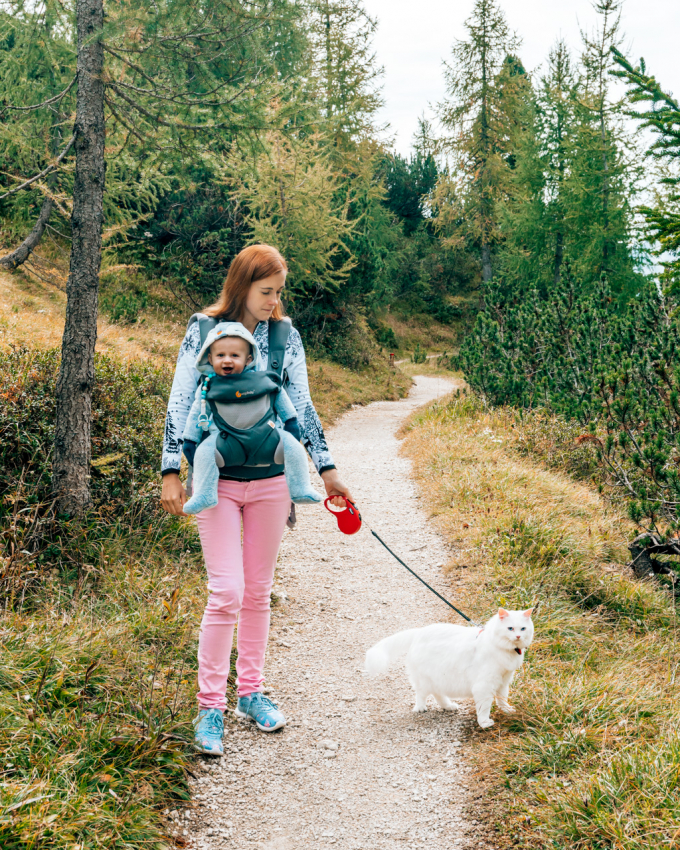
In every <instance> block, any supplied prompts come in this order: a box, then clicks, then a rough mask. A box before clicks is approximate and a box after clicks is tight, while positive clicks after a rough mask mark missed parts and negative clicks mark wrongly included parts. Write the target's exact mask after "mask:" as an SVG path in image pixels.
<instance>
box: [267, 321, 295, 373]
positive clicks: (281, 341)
mask: <svg viewBox="0 0 680 850" xmlns="http://www.w3.org/2000/svg"><path fill="white" fill-rule="evenodd" d="M290 328H291V324H290V322H288V321H272V320H271V319H270V320H269V361H268V363H267V367H268V368H269V369H271V370H272V371H273V372H276V374H277V375H278V376H279V378H281V379H282V380H283V358H284V357H285V354H286V343H287V342H288V336H289V334H290Z"/></svg>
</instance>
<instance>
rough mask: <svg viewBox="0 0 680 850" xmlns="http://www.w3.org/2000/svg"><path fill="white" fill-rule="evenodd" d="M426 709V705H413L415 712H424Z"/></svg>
mask: <svg viewBox="0 0 680 850" xmlns="http://www.w3.org/2000/svg"><path fill="white" fill-rule="evenodd" d="M424 711H427V706H426V705H414V706H413V713H414V714H422V713H423V712H424Z"/></svg>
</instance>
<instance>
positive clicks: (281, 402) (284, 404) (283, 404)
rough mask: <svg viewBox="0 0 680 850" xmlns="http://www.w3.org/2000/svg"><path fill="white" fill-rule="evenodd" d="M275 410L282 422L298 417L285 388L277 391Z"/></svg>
mask: <svg viewBox="0 0 680 850" xmlns="http://www.w3.org/2000/svg"><path fill="white" fill-rule="evenodd" d="M274 410H275V411H276V415H277V416H278V417H279V419H280V420H281V421H282V422H287V421H288V420H289V419H297V411H296V410H295V407H294V406H293V402H292V401H291V400H290V398H289V397H288V393H287V392H286V391H285V390H283V389H282V390H281V392H279V393H277V395H276V398H275V399H274Z"/></svg>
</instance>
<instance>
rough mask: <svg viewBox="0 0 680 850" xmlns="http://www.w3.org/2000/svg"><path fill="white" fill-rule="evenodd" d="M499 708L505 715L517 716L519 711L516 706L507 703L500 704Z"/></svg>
mask: <svg viewBox="0 0 680 850" xmlns="http://www.w3.org/2000/svg"><path fill="white" fill-rule="evenodd" d="M498 707H499V708H500V710H501V711H502V712H503V714H517V709H516V708H515V707H514V705H510V703H509V702H506V703H505V705H503V704H502V703H498Z"/></svg>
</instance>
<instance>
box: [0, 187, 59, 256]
mask: <svg viewBox="0 0 680 850" xmlns="http://www.w3.org/2000/svg"><path fill="white" fill-rule="evenodd" d="M53 207H54V202H53V201H52V198H45V200H44V201H43V205H42V207H41V208H40V215H39V216H38V220H37V221H36V223H35V224H34V225H33V230H31V232H30V233H29V234H28V236H27V237H26V238H25V239H24V241H23V242H22V243H21V245H19V247H18V248H15V249H14V251H12V252H11V253H10V254H5V256H4V257H0V267H2V268H3V269H8V270H10V271H11V270H12V269H16V268H18V267H19V266H20V265H21V264H22V263H25V262H26V260H27V259H28V258H29V257H30V255H31V251H32V250H33V249H34V248H36V247H37V245H38V243H39V242H40V240H41V239H42V235H43V233H44V232H45V227H46V225H47V221H48V219H49V217H50V213H51V212H52V208H53Z"/></svg>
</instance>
